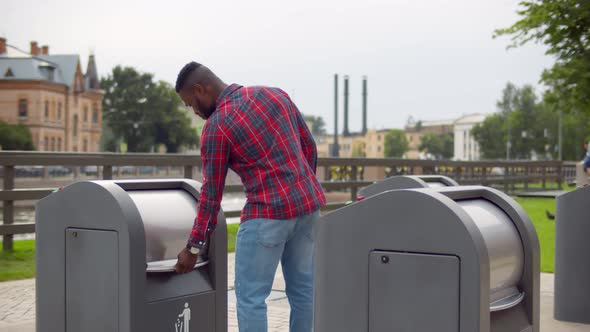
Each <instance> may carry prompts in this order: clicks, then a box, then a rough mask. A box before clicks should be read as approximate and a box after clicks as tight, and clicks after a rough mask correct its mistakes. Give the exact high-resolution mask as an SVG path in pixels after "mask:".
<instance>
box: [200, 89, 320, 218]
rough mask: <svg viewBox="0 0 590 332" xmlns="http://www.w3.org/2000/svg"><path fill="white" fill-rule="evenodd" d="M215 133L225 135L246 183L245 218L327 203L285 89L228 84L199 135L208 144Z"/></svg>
mask: <svg viewBox="0 0 590 332" xmlns="http://www.w3.org/2000/svg"><path fill="white" fill-rule="evenodd" d="M211 135H212V136H211ZM218 135H223V136H224V138H225V139H226V140H227V141H228V143H229V152H230V153H229V160H228V163H229V167H230V168H231V169H232V170H234V171H235V172H236V173H237V174H238V175H239V176H240V177H241V179H242V182H243V183H244V186H245V191H246V195H247V198H248V201H247V204H246V207H245V208H244V210H243V212H242V220H243V221H244V220H248V219H253V218H272V219H291V218H294V217H298V216H302V215H306V214H308V213H311V212H313V211H316V210H317V209H319V208H320V207H321V206H323V205H324V204H325V197H324V194H323V192H322V189H321V186H320V184H319V182H318V181H317V180H316V178H315V170H316V164H317V153H316V148H315V143H314V141H313V138H312V136H311V133H310V132H309V129H308V128H307V126H306V124H305V121H304V120H303V117H302V115H301V113H300V112H299V111H298V110H297V107H296V106H295V104H294V103H293V102H292V101H291V99H290V98H289V96H288V95H287V94H286V93H285V92H284V91H282V90H280V89H276V88H268V87H241V86H239V85H231V86H229V87H228V88H227V89H225V91H224V92H223V93H222V95H221V96H220V97H219V99H218V101H217V110H216V111H215V112H214V113H213V115H212V116H211V117H210V118H209V121H208V122H207V124H206V126H205V128H204V130H203V137H202V141H203V142H204V143H205V144H206V143H207V141H208V140H210V139H211V138H214V137H216V136H218ZM207 152H208V151H203V152H202V153H207Z"/></svg>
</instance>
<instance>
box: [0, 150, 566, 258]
mask: <svg viewBox="0 0 590 332" xmlns="http://www.w3.org/2000/svg"><path fill="white" fill-rule="evenodd" d="M200 165H201V159H200V157H199V156H195V155H184V154H135V153H129V154H116V153H53V152H51V153H49V152H20V151H14V152H13V151H0V166H2V167H1V168H0V178H2V179H3V189H2V190H0V201H2V202H3V221H4V223H3V225H0V235H2V236H3V239H4V240H3V249H4V250H11V249H12V247H13V235H16V234H26V233H34V231H35V224H34V223H19V224H15V223H14V208H15V205H14V203H15V201H23V200H39V199H41V198H43V197H45V196H47V195H49V194H50V193H51V192H52V191H53V190H55V187H51V188H36V187H35V188H23V187H21V188H17V187H16V181H15V180H16V179H17V175H18V174H17V173H18V171H19V170H22V169H25V170H26V169H33V170H38V169H39V168H41V171H40V172H37V173H35V172H33V173H31V174H32V175H31V174H28V176H38V177H40V178H42V179H43V178H51V174H50V173H51V171H50V167H54V166H67V167H70V168H67V170H71V173H72V174H71V175H72V178H70V179H69V180H64V182H68V181H70V180H72V181H75V180H76V179H79V178H80V177H81V171H80V168H81V167H83V168H88V167H92V170H93V171H94V172H95V173H94V174H95V175H91V176H94V177H93V178H94V179H96V178H101V179H107V180H109V179H113V177H114V176H116V177H117V178H119V177H121V176H124V175H125V174H127V176H132V177H133V176H138V175H140V173H141V168H142V167H148V166H149V167H150V169H148V172H147V175H149V176H170V175H175V174H176V175H177V177H178V176H180V177H184V178H195V175H196V170H198V168H199V167H200ZM126 167H128V168H129V167H130V168H131V169H130V170H129V169H128V168H126ZM569 168H571V165H569V164H567V163H562V162H558V161H474V162H464V161H435V160H407V159H367V158H320V159H319V161H318V178H319V179H320V180H321V183H322V186H323V188H324V190H325V191H326V192H331V191H347V192H350V198H351V200H354V199H356V195H357V191H358V189H360V188H362V187H365V186H367V185H369V184H371V183H373V182H374V181H377V180H381V179H383V178H385V177H389V176H393V175H406V174H407V175H410V174H416V175H420V174H439V175H446V176H449V177H452V178H453V179H455V180H456V181H457V182H459V183H460V184H464V185H467V184H482V185H488V186H496V187H499V188H500V189H503V190H504V191H505V192H515V191H516V190H533V189H547V188H549V186H548V185H551V184H555V185H554V186H553V187H557V188H561V184H562V182H563V179H564V174H563V173H564V169H568V173H567V174H572V173H570V172H569ZM573 168H574V171H573V174H575V164H573ZM179 169H180V172H178V170H179ZM174 170H176V173H175V172H174ZM162 172H164V174H162ZM143 175H144V176H145V175H146V174H145V173H144V174H143ZM54 182H55V181H54ZM58 182H59V180H58ZM533 184H535V185H536V187H538V188H532V185H533ZM241 191H243V187H242V185H226V187H225V192H228V193H231V192H241ZM343 205H344V203H341V202H338V203H330V204H328V206H326V207H325V208H324V211H330V210H334V209H337V208H340V207H342V206H343ZM224 213H225V215H226V217H228V218H232V217H239V215H240V211H224Z"/></svg>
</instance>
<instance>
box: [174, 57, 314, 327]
mask: <svg viewBox="0 0 590 332" xmlns="http://www.w3.org/2000/svg"><path fill="white" fill-rule="evenodd" d="M176 91H177V92H178V94H179V95H180V97H181V98H182V100H183V101H184V103H185V104H186V105H187V106H190V107H192V109H193V111H194V112H195V114H197V115H198V116H200V117H201V118H203V119H206V120H207V122H206V123H205V126H204V127H203V132H202V134H201V159H202V161H203V167H202V170H203V186H202V188H201V196H200V199H199V212H198V216H197V218H196V220H195V224H194V227H193V230H192V232H191V235H190V239H189V241H188V245H187V248H185V249H183V250H182V251H181V252H180V254H179V255H178V263H177V265H176V270H177V272H179V273H186V272H189V271H191V270H192V268H193V266H194V265H195V262H196V260H197V257H198V253H199V251H200V249H201V248H203V246H204V245H205V243H207V241H208V239H209V235H210V234H211V232H213V231H214V229H215V225H216V224H217V214H218V213H219V207H220V202H221V197H222V194H223V188H224V185H225V178H226V175H227V171H228V168H230V169H232V170H233V171H234V172H236V173H237V174H238V175H239V176H240V178H241V179H242V182H243V183H244V187H245V192H246V196H247V203H246V206H245V207H244V209H243V211H242V218H241V221H242V224H241V226H240V229H239V231H238V236H237V242H236V258H235V259H236V265H235V266H236V269H235V274H236V276H235V287H236V297H237V314H238V325H239V330H240V332H264V331H267V314H266V302H265V300H266V298H267V297H268V295H269V294H270V291H271V287H272V284H273V281H274V276H275V273H276V269H277V266H278V263H279V261H280V262H281V265H282V267H283V275H284V277H285V283H286V292H287V298H288V299H289V304H290V305H291V317H290V322H289V326H290V328H289V330H290V331H291V332H311V330H312V318H313V308H312V300H313V251H314V240H313V232H312V226H313V224H314V223H315V222H316V221H317V219H318V218H319V210H320V208H321V207H322V206H324V205H325V204H326V198H325V197H324V194H323V191H322V188H321V186H320V183H319V182H318V180H317V179H316V176H315V172H316V166H317V150H316V145H315V142H314V140H313V138H312V136H311V133H310V131H309V129H308V128H307V125H306V123H305V121H304V120H303V116H302V114H301V113H300V112H299V110H298V109H297V107H296V106H295V104H294V103H293V101H292V100H291V98H289V96H288V95H287V94H286V93H285V92H284V91H282V90H280V89H277V88H269V87H264V86H258V87H243V86H241V85H238V84H231V85H227V84H225V83H224V82H223V81H221V79H219V78H218V77H217V76H216V75H215V74H214V73H213V72H212V71H211V70H209V69H208V68H207V67H205V66H203V65H201V64H198V63H196V62H191V63H188V64H187V65H186V66H184V68H182V70H181V71H180V73H179V74H178V79H177V81H176ZM222 245H223V244H222Z"/></svg>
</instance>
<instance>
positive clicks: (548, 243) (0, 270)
mask: <svg viewBox="0 0 590 332" xmlns="http://www.w3.org/2000/svg"><path fill="white" fill-rule="evenodd" d="M516 201H517V202H518V203H519V204H521V205H522V207H523V208H524V209H525V210H526V212H527V213H528V215H529V217H530V218H531V220H532V221H533V224H534V225H535V229H536V230H537V234H538V236H539V242H540V245H541V271H543V272H553V266H554V265H553V262H554V256H555V221H554V220H549V219H547V216H546V215H545V211H546V210H549V211H550V212H551V213H555V200H554V199H552V198H520V197H517V198H516ZM238 228H239V224H230V225H227V250H228V251H229V252H234V251H235V250H236V235H237V233H238ZM1 243H2V242H0V244H1ZM0 246H1V245H0ZM34 276H35V241H33V240H24V241H15V242H14V251H13V252H3V251H0V281H6V280H16V279H26V278H33V277H34Z"/></svg>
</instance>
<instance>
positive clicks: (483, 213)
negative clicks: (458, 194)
mask: <svg viewBox="0 0 590 332" xmlns="http://www.w3.org/2000/svg"><path fill="white" fill-rule="evenodd" d="M457 203H458V204H459V205H460V206H461V207H462V208H463V210H464V211H465V212H467V214H468V215H469V216H470V217H471V218H472V219H473V221H474V222H475V225H476V226H477V227H478V228H479V230H480V232H481V235H482V236H483V239H484V242H485V244H486V247H487V249H488V256H489V260H490V311H499V310H504V309H508V308H511V307H513V306H515V305H517V304H519V303H520V302H522V300H523V298H524V293H522V292H520V290H519V289H518V287H517V285H518V283H519V281H520V279H521V277H522V273H523V270H524V249H523V247H522V240H521V238H520V234H519V233H518V230H517V229H516V226H514V223H513V222H512V219H510V217H509V216H508V215H507V214H506V213H505V212H504V211H503V210H502V209H500V208H499V207H497V206H496V205H495V204H493V203H491V202H489V201H487V200H484V199H475V200H463V201H458V202H457Z"/></svg>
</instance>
